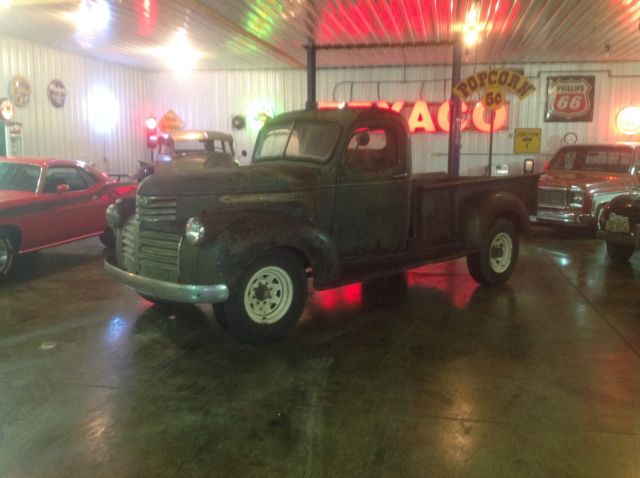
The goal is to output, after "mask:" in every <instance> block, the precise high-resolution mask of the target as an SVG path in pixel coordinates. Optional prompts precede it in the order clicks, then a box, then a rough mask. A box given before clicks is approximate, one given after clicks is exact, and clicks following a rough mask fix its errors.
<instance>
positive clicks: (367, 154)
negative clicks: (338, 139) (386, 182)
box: [345, 126, 399, 173]
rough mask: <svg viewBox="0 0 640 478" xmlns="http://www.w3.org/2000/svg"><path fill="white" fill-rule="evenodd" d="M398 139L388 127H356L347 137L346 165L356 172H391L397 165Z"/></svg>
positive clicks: (393, 130) (394, 132)
mask: <svg viewBox="0 0 640 478" xmlns="http://www.w3.org/2000/svg"><path fill="white" fill-rule="evenodd" d="M398 159H399V155H398V141H397V133H396V131H395V129H393V128H390V127H383V128H380V127H376V128H375V129H374V128H369V127H366V126H363V127H360V128H356V130H355V131H354V133H353V135H352V136H351V138H350V139H349V143H348V146H347V152H346V160H345V161H346V167H347V168H348V169H349V170H351V171H356V172H379V173H385V172H387V173H388V172H392V171H394V170H395V168H396V166H397V165H398Z"/></svg>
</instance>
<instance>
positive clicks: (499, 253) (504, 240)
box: [489, 232, 513, 274]
mask: <svg viewBox="0 0 640 478" xmlns="http://www.w3.org/2000/svg"><path fill="white" fill-rule="evenodd" d="M512 255H513V242H512V241H511V237H509V235H508V234H506V233H504V232H501V233H500V234H497V235H496V237H494V238H493V241H492V242H491V249H490V251H489V264H491V269H492V270H493V272H495V273H497V274H501V273H503V272H504V271H506V270H507V269H508V268H509V265H510V264H511V257H512Z"/></svg>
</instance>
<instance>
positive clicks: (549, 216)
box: [531, 208, 594, 227]
mask: <svg viewBox="0 0 640 478" xmlns="http://www.w3.org/2000/svg"><path fill="white" fill-rule="evenodd" d="M531 221H532V222H536V223H541V224H559V225H560V224H562V225H565V226H576V227H588V226H590V225H591V224H593V221H594V219H593V216H592V215H591V214H583V213H581V212H576V211H567V210H565V209H557V210H549V209H540V208H538V214H537V216H532V217H531Z"/></svg>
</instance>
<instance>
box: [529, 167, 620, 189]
mask: <svg viewBox="0 0 640 478" xmlns="http://www.w3.org/2000/svg"><path fill="white" fill-rule="evenodd" d="M538 185H539V187H548V188H569V187H571V186H581V187H582V188H584V189H585V190H590V191H596V190H605V189H620V186H621V185H622V186H624V175H621V174H616V173H608V172H600V171H547V172H545V173H544V174H543V175H542V176H540V181H539V183H538Z"/></svg>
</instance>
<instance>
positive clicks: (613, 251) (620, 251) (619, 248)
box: [607, 241, 634, 264]
mask: <svg viewBox="0 0 640 478" xmlns="http://www.w3.org/2000/svg"><path fill="white" fill-rule="evenodd" d="M633 251H634V248H633V246H628V245H626V244H616V243H615V242H609V241H607V253H608V254H609V257H610V258H611V260H612V261H613V262H615V263H616V264H624V263H625V262H627V261H628V260H629V258H630V257H631V256H632V255H633Z"/></svg>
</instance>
